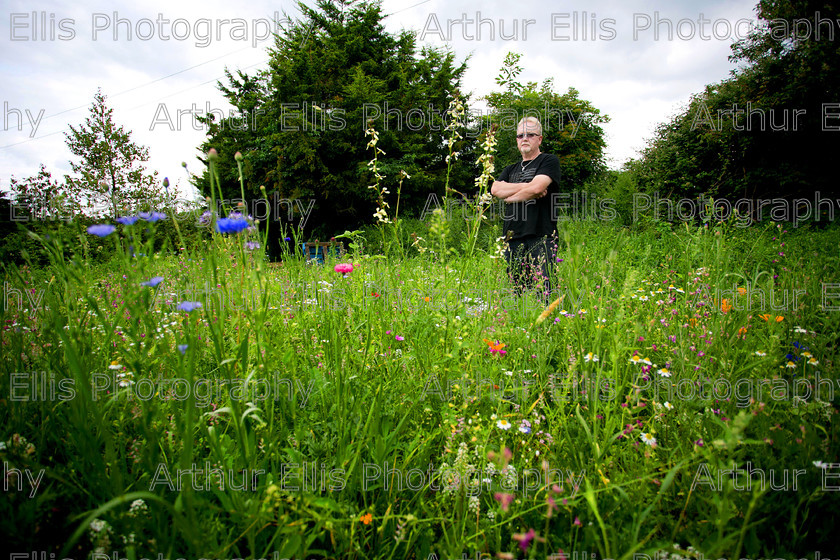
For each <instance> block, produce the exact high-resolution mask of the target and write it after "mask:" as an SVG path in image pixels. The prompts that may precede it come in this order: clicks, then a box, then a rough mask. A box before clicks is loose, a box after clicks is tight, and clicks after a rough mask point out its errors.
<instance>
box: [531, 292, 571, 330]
mask: <svg viewBox="0 0 840 560" xmlns="http://www.w3.org/2000/svg"><path fill="white" fill-rule="evenodd" d="M565 297H566V294H563V295H562V296H560V297H559V298H557V299H556V300H554V301H553V302H551V304H549V306H548V307H546V308H545V311H543V312H542V313H541V314H540V316H539V317H537V320H536V321H535V323H534V324H536V325H539V324H540V323H542V322H543V321H545V320H546V319H548V316H549V315H551V314H552V313H553V312H554V311H555V310H556V309H557V306H559V305H560V302H561V301H563V298H565Z"/></svg>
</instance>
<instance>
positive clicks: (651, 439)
mask: <svg viewBox="0 0 840 560" xmlns="http://www.w3.org/2000/svg"><path fill="white" fill-rule="evenodd" d="M642 441H643V442H645V443H646V444H648V445H650V446H651V447H653V446H655V445H656V438H655V437H653V435H651V434H649V433H647V432H644V433H642Z"/></svg>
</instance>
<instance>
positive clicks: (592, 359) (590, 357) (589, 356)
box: [583, 352, 598, 362]
mask: <svg viewBox="0 0 840 560" xmlns="http://www.w3.org/2000/svg"><path fill="white" fill-rule="evenodd" d="M583 361H584V362H597V361H598V355H597V354H593V353H592V352H589V353H588V354H587V355H586V356H584V357H583Z"/></svg>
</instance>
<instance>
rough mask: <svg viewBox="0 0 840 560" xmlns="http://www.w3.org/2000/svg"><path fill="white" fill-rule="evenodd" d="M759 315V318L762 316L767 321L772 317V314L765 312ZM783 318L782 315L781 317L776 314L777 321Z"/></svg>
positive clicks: (779, 321)
mask: <svg viewBox="0 0 840 560" xmlns="http://www.w3.org/2000/svg"><path fill="white" fill-rule="evenodd" d="M759 317H761V318H762V319H764V320H765V321H769V320H770V318H771V317H772V315H770V314H769V313H765V314H764V315H759ZM784 320H785V318H784V317H782V316H781V315H776V319H775V321H776V322H777V323H781V322H782V321H784Z"/></svg>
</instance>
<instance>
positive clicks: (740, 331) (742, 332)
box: [738, 327, 747, 336]
mask: <svg viewBox="0 0 840 560" xmlns="http://www.w3.org/2000/svg"><path fill="white" fill-rule="evenodd" d="M746 334H747V327H741V328H740V329H738V336H745V335H746Z"/></svg>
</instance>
